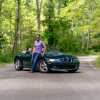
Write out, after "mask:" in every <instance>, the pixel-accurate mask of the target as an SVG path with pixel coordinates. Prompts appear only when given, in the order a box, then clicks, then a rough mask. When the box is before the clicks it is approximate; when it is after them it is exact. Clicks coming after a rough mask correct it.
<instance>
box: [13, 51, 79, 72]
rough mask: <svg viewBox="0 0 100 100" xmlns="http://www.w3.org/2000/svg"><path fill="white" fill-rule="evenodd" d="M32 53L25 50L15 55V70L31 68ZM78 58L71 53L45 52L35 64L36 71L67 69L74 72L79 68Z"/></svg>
mask: <svg viewBox="0 0 100 100" xmlns="http://www.w3.org/2000/svg"><path fill="white" fill-rule="evenodd" d="M31 58H32V53H30V52H26V53H21V54H18V55H16V56H15V58H14V64H15V69H16V70H17V71H21V70H23V68H31V67H32V63H31ZM79 64H80V62H79V60H78V58H77V57H75V56H72V55H65V54H63V53H60V52H47V53H45V55H44V57H40V62H39V63H38V65H37V71H40V72H49V71H68V72H76V71H77V70H78V69H79Z"/></svg>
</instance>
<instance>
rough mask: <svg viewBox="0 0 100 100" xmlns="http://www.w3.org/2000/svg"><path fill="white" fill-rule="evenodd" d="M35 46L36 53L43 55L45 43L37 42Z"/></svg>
mask: <svg viewBox="0 0 100 100" xmlns="http://www.w3.org/2000/svg"><path fill="white" fill-rule="evenodd" d="M34 46H35V52H36V53H42V52H43V51H42V49H43V48H44V45H43V43H42V41H37V40H36V41H35V43H34Z"/></svg>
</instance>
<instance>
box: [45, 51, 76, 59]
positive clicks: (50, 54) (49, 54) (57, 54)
mask: <svg viewBox="0 0 100 100" xmlns="http://www.w3.org/2000/svg"><path fill="white" fill-rule="evenodd" d="M45 57H47V58H64V57H69V58H76V57H75V56H72V55H66V54H63V53H60V52H47V53H46V54H45Z"/></svg>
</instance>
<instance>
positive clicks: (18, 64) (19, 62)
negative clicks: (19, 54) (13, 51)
mask: <svg viewBox="0 0 100 100" xmlns="http://www.w3.org/2000/svg"><path fill="white" fill-rule="evenodd" d="M15 70H16V71H21V70H23V66H22V62H21V61H20V60H19V59H16V61H15Z"/></svg>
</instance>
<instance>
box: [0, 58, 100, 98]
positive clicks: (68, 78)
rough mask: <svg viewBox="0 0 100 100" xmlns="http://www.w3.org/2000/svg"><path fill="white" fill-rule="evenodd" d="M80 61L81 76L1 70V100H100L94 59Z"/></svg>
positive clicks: (99, 73)
mask: <svg viewBox="0 0 100 100" xmlns="http://www.w3.org/2000/svg"><path fill="white" fill-rule="evenodd" d="M86 59H88V60H86V61H84V57H81V58H80V61H81V66H80V70H79V71H78V72H77V73H63V72H62V73H45V74H43V73H34V74H32V73H30V72H29V71H21V72H16V71H15V70H14V68H13V65H7V66H6V67H5V68H0V100H100V71H99V70H97V69H95V67H94V66H91V64H90V59H91V57H86Z"/></svg>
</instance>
